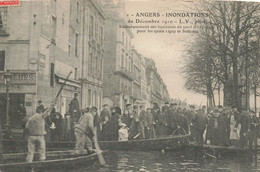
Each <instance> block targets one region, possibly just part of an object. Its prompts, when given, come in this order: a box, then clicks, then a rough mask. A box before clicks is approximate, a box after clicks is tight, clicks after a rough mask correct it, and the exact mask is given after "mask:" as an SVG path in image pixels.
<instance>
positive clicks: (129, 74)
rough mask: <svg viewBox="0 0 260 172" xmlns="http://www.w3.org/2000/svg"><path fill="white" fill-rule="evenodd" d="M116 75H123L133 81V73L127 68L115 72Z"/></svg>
mask: <svg viewBox="0 0 260 172" xmlns="http://www.w3.org/2000/svg"><path fill="white" fill-rule="evenodd" d="M114 74H115V75H121V76H123V77H126V78H128V79H129V80H131V81H133V78H134V77H133V74H132V72H130V71H129V70H128V69H127V68H125V67H121V68H120V69H117V70H116V71H115V72H114Z"/></svg>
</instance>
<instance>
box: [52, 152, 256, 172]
mask: <svg viewBox="0 0 260 172" xmlns="http://www.w3.org/2000/svg"><path fill="white" fill-rule="evenodd" d="M195 157H196V156H194V152H192V151H186V150H185V151H177V152H174V151H172V152H166V153H162V152H159V151H157V152H156V151H154V152H135V151H131V152H130V151H111V152H108V153H106V154H105V160H106V163H107V165H106V166H105V167H101V166H100V165H99V163H98V162H95V163H94V164H92V165H86V166H84V167H76V168H75V169H73V170H71V169H70V170H67V171H70V172H71V171H72V172H85V171H91V172H95V171H97V172H110V171H112V172H136V171H141V172H146V171H151V172H161V171H162V172H164V171H178V172H179V171H198V172H207V171H217V172H218V171H220V172H226V171H227V172H230V171H231V172H248V171H249V172H250V171H254V172H256V171H259V172H260V168H259V162H260V160H259V159H258V160H257V161H256V162H254V161H249V159H247V158H245V157H242V156H241V155H235V156H234V155H229V156H228V157H222V158H220V159H214V158H212V157H209V156H207V155H203V157H202V158H195ZM54 171H55V172H56V171H62V172H65V171H66V170H64V169H63V170H58V169H55V170H54Z"/></svg>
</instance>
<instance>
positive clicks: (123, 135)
mask: <svg viewBox="0 0 260 172" xmlns="http://www.w3.org/2000/svg"><path fill="white" fill-rule="evenodd" d="M44 110H45V108H44V105H43V104H42V102H41V101H39V105H38V107H37V109H36V112H37V113H39V112H43V111H44ZM89 111H90V108H89V107H87V108H85V109H83V110H80V109H79V102H78V100H77V94H75V95H74V99H73V100H72V101H71V103H70V106H69V111H68V112H67V113H66V114H65V115H64V118H62V115H61V114H60V113H59V112H56V111H55V108H53V109H52V111H51V113H50V116H48V117H46V118H45V129H46V131H47V134H46V136H45V138H46V140H51V141H61V140H64V141H72V140H76V137H75V131H74V126H75V125H76V124H77V123H78V121H79V119H80V116H82V115H84V114H87V113H89ZM93 120H94V121H93V125H94V127H95V130H96V132H97V139H98V140H102V141H125V140H137V139H153V138H156V137H164V136H167V135H174V134H189V133H190V134H191V138H190V140H191V142H196V143H197V144H201V145H202V144H204V143H208V144H212V145H221V146H230V145H233V146H241V147H245V146H250V147H251V146H252V144H255V145H256V144H257V143H256V140H257V136H258V135H259V133H258V130H259V122H260V121H259V118H258V117H256V115H255V112H254V111H245V110H242V112H238V110H237V109H236V108H235V107H222V106H217V107H209V108H208V109H207V108H206V106H202V107H201V108H198V109H196V108H195V106H193V105H191V106H189V108H181V107H180V106H179V105H178V104H177V103H169V102H165V105H164V106H162V107H161V108H160V107H159V105H158V104H157V103H153V107H151V108H147V109H144V107H143V106H142V105H141V106H137V105H132V104H127V105H126V107H125V110H124V111H122V110H121V109H120V107H109V105H107V104H105V105H103V108H102V110H101V112H100V113H96V114H95V116H94V118H93Z"/></svg>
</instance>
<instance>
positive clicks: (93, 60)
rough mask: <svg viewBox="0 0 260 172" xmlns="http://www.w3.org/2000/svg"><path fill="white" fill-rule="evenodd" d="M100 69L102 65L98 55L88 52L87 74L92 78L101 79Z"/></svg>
mask: <svg viewBox="0 0 260 172" xmlns="http://www.w3.org/2000/svg"><path fill="white" fill-rule="evenodd" d="M102 68H103V64H102V58H101V57H100V55H98V54H97V55H94V54H93V52H92V51H90V53H89V61H88V74H89V75H90V76H92V77H94V78H97V79H101V78H102Z"/></svg>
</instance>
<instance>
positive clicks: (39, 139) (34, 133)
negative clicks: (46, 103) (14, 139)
mask: <svg viewBox="0 0 260 172" xmlns="http://www.w3.org/2000/svg"><path fill="white" fill-rule="evenodd" d="M55 104H56V99H55V100H54V101H52V102H51V105H50V107H49V108H48V109H47V110H46V111H45V112H43V111H41V110H39V113H35V114H34V115H32V116H31V117H30V118H29V119H28V121H27V123H26V128H27V129H28V133H29V134H28V135H29V136H28V154H27V158H26V161H27V162H32V161H33V157H34V152H35V148H38V152H39V160H40V161H44V160H45V159H46V155H45V139H44V135H45V134H46V131H45V118H46V117H48V116H49V115H50V112H51V111H52V109H53V108H54V106H55Z"/></svg>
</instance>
